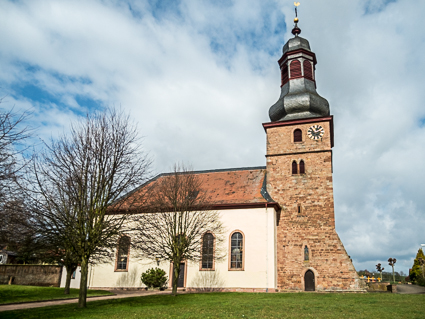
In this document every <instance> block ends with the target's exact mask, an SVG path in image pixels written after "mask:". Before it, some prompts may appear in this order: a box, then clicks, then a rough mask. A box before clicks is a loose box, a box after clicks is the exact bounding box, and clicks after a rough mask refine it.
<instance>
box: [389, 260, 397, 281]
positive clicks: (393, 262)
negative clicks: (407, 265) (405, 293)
mask: <svg viewBox="0 0 425 319" xmlns="http://www.w3.org/2000/svg"><path fill="white" fill-rule="evenodd" d="M396 262H397V259H395V258H388V265H390V266H391V267H392V268H393V281H395V275H394V264H395V263H396Z"/></svg>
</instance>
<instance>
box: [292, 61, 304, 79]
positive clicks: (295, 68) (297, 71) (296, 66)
mask: <svg viewBox="0 0 425 319" xmlns="http://www.w3.org/2000/svg"><path fill="white" fill-rule="evenodd" d="M301 76H302V74H301V62H300V61H298V60H294V61H292V62H291V79H294V78H300V77H301Z"/></svg>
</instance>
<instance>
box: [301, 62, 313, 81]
mask: <svg viewBox="0 0 425 319" xmlns="http://www.w3.org/2000/svg"><path fill="white" fill-rule="evenodd" d="M303 67H304V77H306V78H307V79H309V80H313V68H312V66H311V62H310V61H308V60H304V62H303Z"/></svg>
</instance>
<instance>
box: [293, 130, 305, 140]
mask: <svg viewBox="0 0 425 319" xmlns="http://www.w3.org/2000/svg"><path fill="white" fill-rule="evenodd" d="M302 141H303V132H302V131H301V130H300V129H299V128H297V129H296V130H295V131H294V142H302Z"/></svg>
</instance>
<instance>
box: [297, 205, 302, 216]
mask: <svg viewBox="0 0 425 319" xmlns="http://www.w3.org/2000/svg"><path fill="white" fill-rule="evenodd" d="M297 209H298V214H301V205H300V204H298V207H297Z"/></svg>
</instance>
